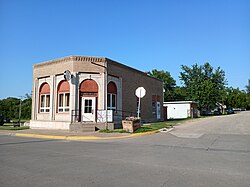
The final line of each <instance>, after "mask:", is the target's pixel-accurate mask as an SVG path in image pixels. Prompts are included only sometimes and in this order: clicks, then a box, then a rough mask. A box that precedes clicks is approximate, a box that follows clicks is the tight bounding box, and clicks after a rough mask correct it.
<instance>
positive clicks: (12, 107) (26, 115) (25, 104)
mask: <svg viewBox="0 0 250 187" xmlns="http://www.w3.org/2000/svg"><path fill="white" fill-rule="evenodd" d="M24 98H25V99H24V100H22V102H21V111H22V113H21V119H30V117H31V105H32V99H31V96H30V95H28V94H26V95H25V97H24ZM19 106H20V99H19V98H14V97H8V98H6V99H2V100H0V114H2V115H3V116H5V117H7V118H9V119H18V118H19Z"/></svg>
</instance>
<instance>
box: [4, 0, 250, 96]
mask: <svg viewBox="0 0 250 187" xmlns="http://www.w3.org/2000/svg"><path fill="white" fill-rule="evenodd" d="M249 20H250V1H249V0H36V1H34V0H22V1H20V0H0V65H1V79H0V88H1V90H0V99H3V98H6V97H9V96H13V97H17V96H22V95H25V94H26V93H31V90H32V65H33V64H36V63H39V62H43V61H47V60H51V59H55V58H60V57H64V56H70V55H83V56H84V55H86V56H103V57H108V58H111V59H113V60H116V61H119V62H121V63H123V64H126V65H128V66H131V67H134V68H136V69H139V70H141V71H150V70H152V69H158V70H165V71H169V72H170V73H171V75H172V76H173V78H174V79H175V80H176V81H177V84H178V85H180V81H179V78H178V76H179V73H180V71H181V65H182V64H183V65H187V66H191V65H192V64H195V63H198V64H204V63H205V62H209V63H210V64H211V65H212V66H213V67H215V68H216V67H218V66H220V67H221V68H222V69H223V70H224V71H225V72H226V78H227V80H228V86H233V87H235V88H236V87H239V88H240V89H245V85H247V83H248V82H247V81H248V79H250V21H249Z"/></svg>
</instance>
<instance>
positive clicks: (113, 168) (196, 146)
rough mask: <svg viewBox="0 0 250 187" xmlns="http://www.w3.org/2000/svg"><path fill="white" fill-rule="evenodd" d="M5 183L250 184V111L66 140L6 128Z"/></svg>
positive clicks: (0, 144) (0, 157)
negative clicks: (141, 132)
mask: <svg viewBox="0 0 250 187" xmlns="http://www.w3.org/2000/svg"><path fill="white" fill-rule="evenodd" d="M0 168H1V170H0V176H1V178H0V184H1V186H109V187H110V186H152V187H155V186H178V187H179V186H184V187H187V186H225V187H228V186H247V187H248V186H250V112H241V113H239V114H235V115H230V116H218V117H211V118H205V119H198V120H195V121H190V122H188V123H185V124H180V125H179V126H177V127H176V128H175V129H174V130H173V131H171V132H170V133H157V134H153V135H148V136H141V137H133V138H127V139H112V140H95V141H65V140H50V139H33V138H22V137H14V136H9V135H4V134H3V133H0Z"/></svg>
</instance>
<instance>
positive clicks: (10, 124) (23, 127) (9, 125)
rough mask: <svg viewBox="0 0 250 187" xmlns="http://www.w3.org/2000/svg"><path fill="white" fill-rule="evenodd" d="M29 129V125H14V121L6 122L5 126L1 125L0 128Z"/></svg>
mask: <svg viewBox="0 0 250 187" xmlns="http://www.w3.org/2000/svg"><path fill="white" fill-rule="evenodd" d="M25 129H29V127H28V126H20V127H13V124H12V123H5V124H3V126H0V130H25Z"/></svg>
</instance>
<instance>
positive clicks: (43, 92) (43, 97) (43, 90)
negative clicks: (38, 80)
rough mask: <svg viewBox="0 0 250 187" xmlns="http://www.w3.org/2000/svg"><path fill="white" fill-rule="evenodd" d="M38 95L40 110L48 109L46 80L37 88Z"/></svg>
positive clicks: (48, 88)
mask: <svg viewBox="0 0 250 187" xmlns="http://www.w3.org/2000/svg"><path fill="white" fill-rule="evenodd" d="M39 95H40V112H41V113H45V112H49V111H50V87H49V84H48V83H47V82H45V83H43V84H42V85H41V86H40V89H39Z"/></svg>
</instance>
